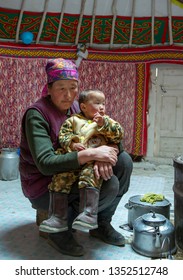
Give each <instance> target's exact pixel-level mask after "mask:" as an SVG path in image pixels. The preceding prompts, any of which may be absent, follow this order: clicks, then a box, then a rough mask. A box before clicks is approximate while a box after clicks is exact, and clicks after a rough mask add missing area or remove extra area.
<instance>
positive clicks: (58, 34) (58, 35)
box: [55, 0, 66, 45]
mask: <svg viewBox="0 0 183 280" xmlns="http://www.w3.org/2000/svg"><path fill="white" fill-rule="evenodd" d="M65 2H66V1H65V0H63V3H62V8H61V14H60V20H59V25H58V30H57V38H56V42H55V44H56V45H57V44H58V42H59V38H60V30H61V27H62V21H63V17H64V11H65Z"/></svg>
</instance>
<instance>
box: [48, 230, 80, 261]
mask: <svg viewBox="0 0 183 280" xmlns="http://www.w3.org/2000/svg"><path fill="white" fill-rule="evenodd" d="M48 243H49V244H50V245H51V246H52V247H54V248H55V249H56V250H57V251H59V252H60V253H62V254H64V255H69V256H74V257H79V256H82V255H84V249H83V246H81V245H80V244H78V242H77V241H76V240H75V238H74V236H73V234H72V232H71V231H64V232H58V233H50V234H49V237H48Z"/></svg>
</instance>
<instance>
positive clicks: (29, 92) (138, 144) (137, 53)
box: [0, 43, 183, 156]
mask: <svg viewBox="0 0 183 280" xmlns="http://www.w3.org/2000/svg"><path fill="white" fill-rule="evenodd" d="M76 51H77V50H76V47H57V46H56V47H48V46H41V45H30V46H26V47H25V46H23V45H21V44H8V45H7V44H6V43H1V45H0V85H1V86H0V108H1V111H0V116H1V117H0V148H1V147H18V146H19V143H20V122H21V118H22V115H23V113H24V111H25V109H26V108H27V106H29V105H30V104H31V103H32V102H34V101H35V100H36V99H37V98H39V97H40V95H41V91H42V88H43V86H44V84H45V83H46V76H45V65H46V61H47V59H48V58H54V57H61V56H62V57H63V58H65V59H73V60H75V59H76V58H77V55H76ZM88 51H89V55H88V58H87V60H83V61H82V62H81V64H80V67H79V74H80V77H79V79H80V90H83V89H86V88H98V89H100V90H103V91H104V92H105V94H106V97H107V98H106V99H107V110H108V114H109V115H110V116H111V117H112V118H115V119H116V120H118V121H119V122H120V123H121V125H122V126H123V127H124V129H125V139H124V148H125V149H126V150H127V151H128V152H129V153H130V154H132V155H135V156H144V155H146V148H147V124H146V112H147V102H148V92H149V73H150V71H149V68H150V65H151V63H165V62H166V63H178V64H182V63H183V62H182V61H183V49H182V47H175V46H166V47H151V48H143V49H139V48H138V49H135V48H132V49H128V50H127V49H118V50H103V51H102V50H93V49H88Z"/></svg>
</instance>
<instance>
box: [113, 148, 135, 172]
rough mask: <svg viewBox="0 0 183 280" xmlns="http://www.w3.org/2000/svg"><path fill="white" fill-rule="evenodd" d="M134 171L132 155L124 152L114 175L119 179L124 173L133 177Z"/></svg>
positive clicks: (119, 156) (120, 155)
mask: <svg viewBox="0 0 183 280" xmlns="http://www.w3.org/2000/svg"><path fill="white" fill-rule="evenodd" d="M132 170H133V161H132V158H131V157H130V155H129V154H128V153H127V152H125V151H123V152H122V153H120V154H119V155H118V161H117V163H116V165H115V166H114V168H113V172H114V174H115V175H116V176H117V177H118V178H119V177H121V176H122V175H123V174H124V173H126V174H129V176H130V175H131V173H132Z"/></svg>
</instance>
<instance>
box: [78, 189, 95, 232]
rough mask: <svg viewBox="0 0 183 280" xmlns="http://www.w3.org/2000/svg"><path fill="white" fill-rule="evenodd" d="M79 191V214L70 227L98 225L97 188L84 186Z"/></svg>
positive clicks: (89, 227)
mask: <svg viewBox="0 0 183 280" xmlns="http://www.w3.org/2000/svg"><path fill="white" fill-rule="evenodd" d="M79 192H80V214H79V215H78V216H77V217H76V219H75V220H74V222H73V224H72V228H74V229H79V230H84V229H89V230H90V229H95V228H97V227H98V224H97V218H98V216H97V214H98V203H99V190H98V189H96V188H94V187H86V188H82V189H80V190H79Z"/></svg>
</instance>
